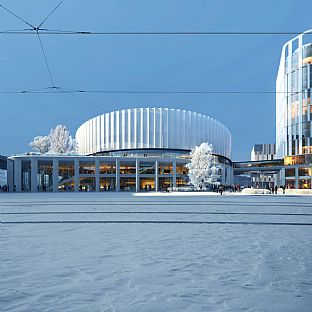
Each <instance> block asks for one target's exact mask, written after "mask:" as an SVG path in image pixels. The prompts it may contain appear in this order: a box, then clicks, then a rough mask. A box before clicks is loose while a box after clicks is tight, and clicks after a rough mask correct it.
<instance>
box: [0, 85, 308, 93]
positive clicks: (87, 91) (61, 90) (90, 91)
mask: <svg viewBox="0 0 312 312" xmlns="http://www.w3.org/2000/svg"><path fill="white" fill-rule="evenodd" d="M53 89H56V90H59V91H60V92H63V93H70V94H73V93H106V94H291V95H293V94H301V93H304V91H298V92H292V91H284V92H283V91H265V90H259V91H248V90H220V91H217V90H198V91H196V90H195V91H191V90H189V91H185V90H184V91H183V90H181V91H177V90H172V91H161V90H149V91H144V90H87V89H86V90H84V89H76V90H75V89H65V88H61V87H55V86H54V87H49V88H44V89H37V90H36V89H35V90H11V91H8V90H0V94H33V93H39V94H40V93H44V94H49V93H55V91H53Z"/></svg>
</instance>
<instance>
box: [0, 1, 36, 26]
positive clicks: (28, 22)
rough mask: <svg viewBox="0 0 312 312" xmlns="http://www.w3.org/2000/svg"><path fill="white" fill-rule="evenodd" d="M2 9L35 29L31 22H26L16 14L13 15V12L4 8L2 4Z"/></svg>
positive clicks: (0, 5)
mask: <svg viewBox="0 0 312 312" xmlns="http://www.w3.org/2000/svg"><path fill="white" fill-rule="evenodd" d="M0 7H1V8H2V9H4V10H5V11H7V12H9V13H10V14H11V15H13V16H15V17H16V18H18V19H19V20H21V21H22V22H24V23H25V24H27V25H28V26H30V27H31V28H33V29H34V28H35V26H34V25H32V24H30V23H29V22H27V21H26V20H24V19H23V18H21V17H20V16H18V15H16V14H15V13H13V12H12V11H10V10H9V9H8V8H6V7H4V6H3V5H2V4H0Z"/></svg>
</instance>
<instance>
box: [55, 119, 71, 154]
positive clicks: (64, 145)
mask: <svg viewBox="0 0 312 312" xmlns="http://www.w3.org/2000/svg"><path fill="white" fill-rule="evenodd" d="M49 140H50V142H51V150H50V152H51V153H53V154H67V153H71V152H74V151H76V149H77V143H76V140H74V139H73V138H72V137H71V135H70V133H69V131H68V129H67V128H66V127H65V126H63V125H58V126H56V127H55V129H52V130H51V131H50V134H49Z"/></svg>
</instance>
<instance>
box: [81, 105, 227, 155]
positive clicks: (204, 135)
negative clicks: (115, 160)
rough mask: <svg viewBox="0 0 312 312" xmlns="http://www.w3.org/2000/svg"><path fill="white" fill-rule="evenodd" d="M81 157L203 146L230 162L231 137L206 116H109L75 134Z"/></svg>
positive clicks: (143, 111) (172, 112) (148, 111)
mask: <svg viewBox="0 0 312 312" xmlns="http://www.w3.org/2000/svg"><path fill="white" fill-rule="evenodd" d="M76 139H77V142H78V146H79V151H80V153H81V154H86V155H89V154H93V153H99V152H105V151H113V150H122V149H142V148H144V149H145V148H147V149H148V148H156V149H180V150H191V149H192V148H194V146H196V145H199V144H201V143H203V142H208V143H210V144H212V146H213V148H214V153H215V154H219V155H221V156H225V157H227V158H231V133H230V131H229V130H228V129H227V128H226V127H225V126H224V125H223V124H222V123H220V122H219V121H216V120H215V119H213V118H210V117H208V116H206V115H202V114H197V113H194V112H190V111H185V110H179V109H177V110H176V109H168V108H139V109H137V108H134V109H127V110H121V111H116V112H110V113H107V114H103V115H101V116H98V117H95V118H93V119H90V120H88V121H86V122H85V123H84V124H82V125H81V126H80V127H79V129H78V130H77V132H76Z"/></svg>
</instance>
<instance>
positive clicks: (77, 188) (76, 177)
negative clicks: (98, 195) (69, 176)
mask: <svg viewBox="0 0 312 312" xmlns="http://www.w3.org/2000/svg"><path fill="white" fill-rule="evenodd" d="M74 180H75V192H79V159H77V158H75V175H74Z"/></svg>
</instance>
